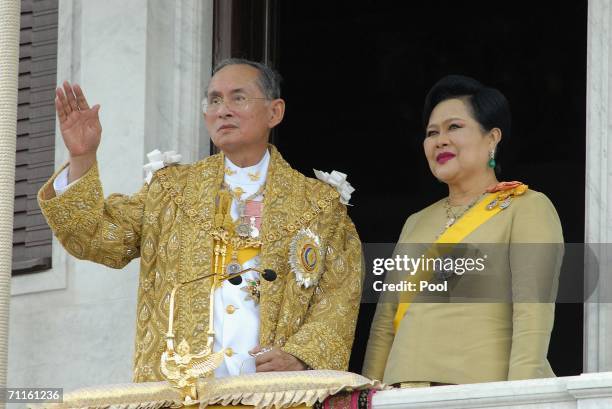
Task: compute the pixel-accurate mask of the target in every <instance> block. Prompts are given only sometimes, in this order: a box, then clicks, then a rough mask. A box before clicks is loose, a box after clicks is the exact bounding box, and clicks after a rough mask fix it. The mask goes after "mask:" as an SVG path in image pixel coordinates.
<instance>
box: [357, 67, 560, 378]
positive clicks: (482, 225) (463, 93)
mask: <svg viewBox="0 0 612 409" xmlns="http://www.w3.org/2000/svg"><path fill="white" fill-rule="evenodd" d="M423 124H424V128H425V137H424V140H423V148H424V151H425V156H426V158H427V161H428V163H429V167H430V169H431V172H432V173H433V175H434V176H435V177H436V179H438V180H439V181H441V182H444V183H446V184H447V185H448V197H446V198H444V199H442V200H440V201H438V202H436V203H434V204H432V205H430V206H429V207H427V208H425V209H423V210H421V211H419V212H417V213H415V214H412V215H411V216H410V217H409V218H408V220H407V221H406V223H405V225H404V228H403V230H402V233H401V236H400V239H399V244H398V246H397V248H396V252H398V251H399V250H398V249H399V248H400V247H401V246H403V245H404V244H403V243H460V244H461V245H468V244H471V245H472V246H475V245H476V244H477V243H478V244H479V243H502V245H501V246H500V245H499V244H497V245H496V246H497V247H491V245H489V247H488V249H489V250H491V251H493V252H497V253H501V254H497V256H496V257H494V259H495V260H493V259H489V260H486V262H485V269H484V271H482V272H481V273H480V275H478V274H476V275H474V274H471V273H466V274H463V275H461V276H459V275H458V274H457V271H456V270H455V274H452V271H451V274H450V275H449V276H445V277H443V279H444V280H447V281H448V286H449V287H450V288H451V289H450V290H448V291H447V292H446V293H444V294H442V295H443V296H445V297H446V298H444V297H443V296H442V298H444V303H440V302H439V300H440V297H438V298H436V299H435V302H431V300H430V302H427V301H423V300H424V298H421V299H419V298H418V297H420V296H423V295H422V294H421V295H420V296H419V295H416V296H412V295H411V294H406V293H402V294H398V293H388V292H387V293H385V294H383V296H382V297H381V300H380V301H379V304H378V306H377V310H376V314H375V316H374V321H373V323H372V328H371V332H370V339H369V342H368V348H367V352H366V357H365V363H364V368H363V373H364V375H365V376H368V377H370V378H374V379H382V380H383V381H384V382H385V383H388V384H404V385H405V386H410V385H413V386H415V384H419V385H423V386H428V385H437V384H464V383H476V382H488V381H503V380H516V379H529V378H544V377H553V376H554V373H553V372H552V370H551V367H550V365H549V363H548V361H547V359H546V355H547V352H548V344H549V340H550V333H551V330H552V327H553V320H554V303H553V301H554V297H555V294H556V285H557V281H558V274H559V270H560V265H561V259H562V256H563V245H562V243H563V234H562V231H561V224H560V222H559V217H558V215H557V212H556V211H555V208H554V206H553V205H552V203H551V202H550V201H549V200H548V198H547V197H546V196H545V195H544V194H542V193H539V192H536V191H534V190H530V189H528V188H527V186H526V185H524V184H521V183H519V182H507V183H499V181H498V180H497V177H496V173H495V168H496V167H497V163H496V159H495V153H496V150H497V148H498V146H499V144H500V143H501V142H502V140H507V139H508V136H509V134H510V109H509V106H508V102H507V101H506V98H505V97H504V96H503V95H502V94H501V93H500V92H499V91H497V90H496V89H492V88H488V87H485V86H483V85H482V84H481V83H479V82H478V81H476V80H474V79H471V78H468V77H463V76H457V75H453V76H447V77H445V78H443V79H441V80H440V81H439V82H438V83H436V84H435V85H434V87H433V88H432V89H431V90H430V92H429V93H428V95H427V98H426V100H425V108H424V112H423ZM521 243H532V244H530V245H528V246H521ZM533 243H542V244H539V245H534V244H533ZM543 243H557V244H555V245H550V244H548V245H545V244H543ZM479 246H480V247H482V245H481V244H479ZM427 247H428V248H429V249H430V250H429V253H427V254H426V255H432V254H439V251H440V250H439V249H438V250H432V248H433V247H432V245H428V246H427ZM481 250H482V248H481ZM435 251H438V253H435ZM485 259H486V257H485ZM414 277H417V278H419V279H423V278H426V279H430V280H431V281H435V274H434V273H428V272H427V271H425V270H421V271H419V272H418V274H416V275H415V276H414ZM387 279H389V278H387ZM438 279H440V278H439V277H438ZM470 280H471V281H470ZM487 280H488V281H487ZM465 283H470V284H469V285H466V284H465ZM482 283H488V284H486V285H484V284H483V285H481V286H479V284H482ZM467 287H469V288H471V291H472V293H471V294H470V297H473V296H475V297H476V298H465V297H464V298H463V299H462V300H463V301H464V302H462V303H457V302H452V301H453V299H456V297H453V293H456V292H457V291H459V292H460V291H461V290H459V289H461V288H463V290H464V291H465V290H466V288H467ZM500 294H511V295H510V296H509V297H507V298H506V297H504V296H502V295H500ZM487 295H489V296H490V298H489V301H488V302H487V303H483V302H478V297H480V296H487ZM411 296H412V297H413V299H411V298H410V297H411ZM491 298H492V299H493V300H491ZM449 301H450V302H449ZM465 301H468V302H465Z"/></svg>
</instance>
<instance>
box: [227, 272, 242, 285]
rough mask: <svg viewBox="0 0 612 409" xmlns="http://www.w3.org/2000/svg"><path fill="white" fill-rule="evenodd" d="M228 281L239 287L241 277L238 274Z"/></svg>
mask: <svg viewBox="0 0 612 409" xmlns="http://www.w3.org/2000/svg"><path fill="white" fill-rule="evenodd" d="M228 281H229V282H230V283H232V284H234V285H240V283H242V277H240V274H238V275H235V276H234V277H232V278H230V279H228Z"/></svg>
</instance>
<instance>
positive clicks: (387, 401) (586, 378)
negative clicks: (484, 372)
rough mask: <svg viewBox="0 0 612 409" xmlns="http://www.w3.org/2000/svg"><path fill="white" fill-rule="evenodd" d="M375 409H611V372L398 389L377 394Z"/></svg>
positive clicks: (374, 403)
mask: <svg viewBox="0 0 612 409" xmlns="http://www.w3.org/2000/svg"><path fill="white" fill-rule="evenodd" d="M372 406H373V408H374V409H400V408H401V409H411V408H419V409H425V408H428V409H429V408H431V409H433V408H444V409H468V408H479V409H487V408H491V409H493V408H495V409H519V408H521V409H552V408H554V409H600V408H601V409H604V408H605V409H608V408H612V372H604V373H589V374H582V375H580V376H570V377H563V378H547V379H530V380H524V381H509V382H490V383H479V384H469V385H452V386H437V387H433V388H416V389H395V390H391V391H381V392H378V393H377V394H376V395H374V398H373V402H372Z"/></svg>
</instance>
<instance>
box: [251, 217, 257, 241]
mask: <svg viewBox="0 0 612 409" xmlns="http://www.w3.org/2000/svg"><path fill="white" fill-rule="evenodd" d="M255 222H256V219H255V216H251V225H250V228H251V237H252V238H254V239H256V238H257V237H259V229H258V228H257V225H256V223H255Z"/></svg>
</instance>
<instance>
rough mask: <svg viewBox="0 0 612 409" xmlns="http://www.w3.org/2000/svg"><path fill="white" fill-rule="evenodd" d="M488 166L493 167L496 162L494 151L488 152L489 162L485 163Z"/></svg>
mask: <svg viewBox="0 0 612 409" xmlns="http://www.w3.org/2000/svg"><path fill="white" fill-rule="evenodd" d="M487 164H488V165H489V167H490V168H492V169H495V166H496V165H497V162H495V151H491V152H490V153H489V162H488V163H487Z"/></svg>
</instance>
